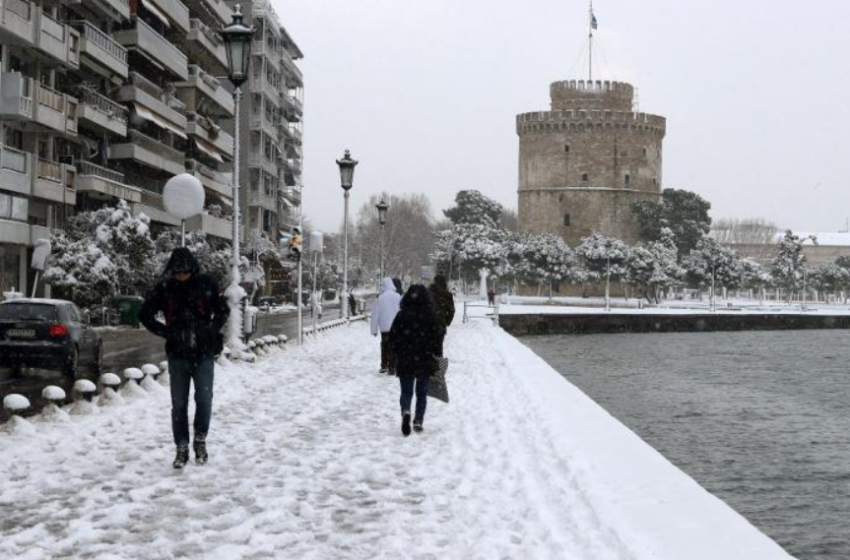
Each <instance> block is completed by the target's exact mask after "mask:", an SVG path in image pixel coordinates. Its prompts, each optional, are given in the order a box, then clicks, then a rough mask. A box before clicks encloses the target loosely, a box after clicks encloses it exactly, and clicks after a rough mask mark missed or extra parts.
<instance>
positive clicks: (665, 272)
mask: <svg viewBox="0 0 850 560" xmlns="http://www.w3.org/2000/svg"><path fill="white" fill-rule="evenodd" d="M673 238H674V236H673V232H672V231H671V230H670V229H668V228H663V229H662V232H661V239H660V240H659V241H654V242H652V243H649V244H646V245H644V244H638V245H637V246H635V247H632V250H631V252H630V254H629V258H628V260H627V262H626V268H627V270H628V279H629V283H630V284H631V285H632V286H634V288H635V289H636V290H638V291H640V292H641V293H643V295H644V296H645V297H646V299H647V301H650V302H651V301H652V300H653V299H654V300H655V302H656V303H657V302H658V299H659V293H660V292H662V291H663V290H666V289H668V288H671V287H673V286H676V285H678V284H679V282H681V280H682V278H683V277H684V270H683V269H682V268H681V267H680V266H679V264H678V251H677V249H676V243H675V241H674V239H673Z"/></svg>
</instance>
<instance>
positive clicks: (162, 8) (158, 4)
mask: <svg viewBox="0 0 850 560" xmlns="http://www.w3.org/2000/svg"><path fill="white" fill-rule="evenodd" d="M141 2H142V4H144V5H146V6H147V5H152V6H153V7H154V8H153V9H154V10H157V11H159V12H160V13H162V15H164V16H165V17H166V18H168V20H169V21H170V22H171V23H172V24H173V25H174V26H175V27H177V28H178V30H179V31H181V32H182V33H188V32H189V8H187V7H186V5H185V4H183V2H181V1H180V0H141Z"/></svg>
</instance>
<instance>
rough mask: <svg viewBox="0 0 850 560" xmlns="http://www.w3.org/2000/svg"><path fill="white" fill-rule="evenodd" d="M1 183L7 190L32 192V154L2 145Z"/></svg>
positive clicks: (0, 157)
mask: <svg viewBox="0 0 850 560" xmlns="http://www.w3.org/2000/svg"><path fill="white" fill-rule="evenodd" d="M0 185H2V186H3V188H4V189H5V190H7V191H12V192H16V193H20V194H25V195H29V194H31V193H32V154H30V153H28V152H22V151H21V150H15V149H13V148H9V147H7V146H2V145H0Z"/></svg>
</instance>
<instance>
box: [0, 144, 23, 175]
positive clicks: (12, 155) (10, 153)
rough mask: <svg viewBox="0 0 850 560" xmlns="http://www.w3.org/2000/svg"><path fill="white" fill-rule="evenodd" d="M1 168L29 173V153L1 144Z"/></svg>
mask: <svg viewBox="0 0 850 560" xmlns="http://www.w3.org/2000/svg"><path fill="white" fill-rule="evenodd" d="M0 168H2V169H8V170H9V171H15V172H17V173H23V174H26V173H27V153H26V152H22V151H21V150H16V149H14V148H10V147H8V146H0Z"/></svg>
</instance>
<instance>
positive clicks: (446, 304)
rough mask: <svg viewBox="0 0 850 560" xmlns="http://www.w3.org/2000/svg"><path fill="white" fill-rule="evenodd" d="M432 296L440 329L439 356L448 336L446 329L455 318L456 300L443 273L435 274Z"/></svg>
mask: <svg viewBox="0 0 850 560" xmlns="http://www.w3.org/2000/svg"><path fill="white" fill-rule="evenodd" d="M431 297H432V298H434V309H435V311H436V314H437V328H438V330H439V337H440V345H439V348H438V351H437V356H442V355H443V341H444V339H445V338H446V330H447V329H448V327H449V325H451V324H452V321H453V320H454V318H455V300H454V296H453V295H452V293H451V292H450V291H449V286H448V282H446V277H445V276H443V275H442V274H437V275H436V276H434V283H433V284H431Z"/></svg>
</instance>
